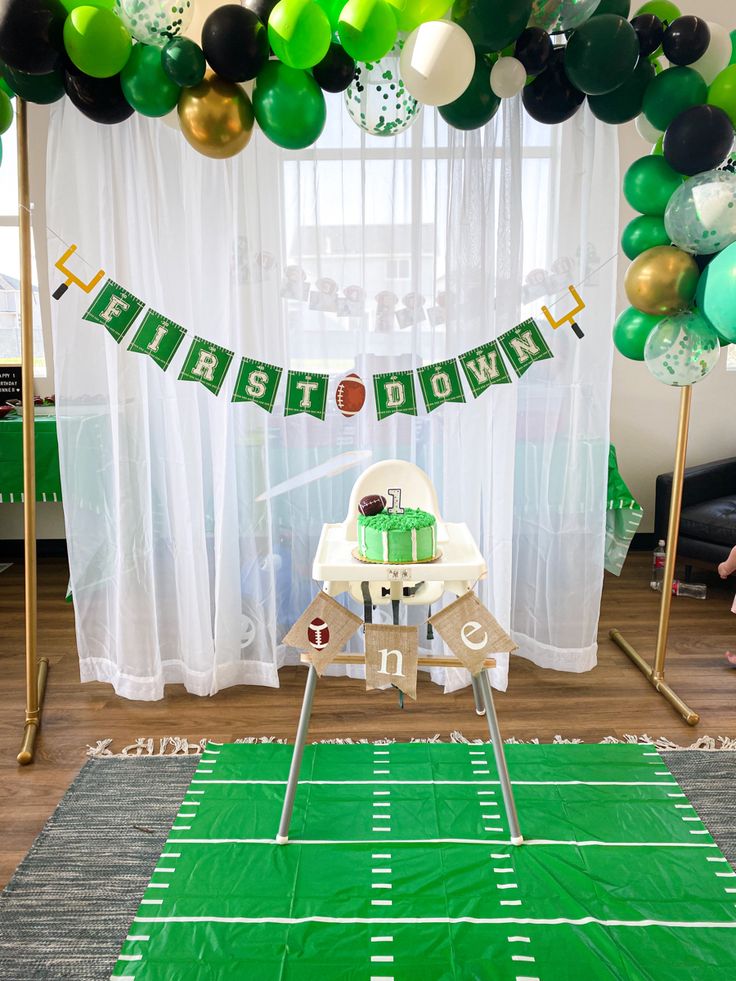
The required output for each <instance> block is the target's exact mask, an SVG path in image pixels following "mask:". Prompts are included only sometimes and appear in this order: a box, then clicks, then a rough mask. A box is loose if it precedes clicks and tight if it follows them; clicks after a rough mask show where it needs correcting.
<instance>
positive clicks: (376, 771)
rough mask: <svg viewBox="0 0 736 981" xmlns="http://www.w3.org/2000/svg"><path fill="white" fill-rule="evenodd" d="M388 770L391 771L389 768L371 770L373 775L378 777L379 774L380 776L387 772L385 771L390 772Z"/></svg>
mask: <svg viewBox="0 0 736 981" xmlns="http://www.w3.org/2000/svg"><path fill="white" fill-rule="evenodd" d="M390 772H391V771H390V770H374V771H373V775H374V776H375V777H380V776H382V775H384V774H387V773H390Z"/></svg>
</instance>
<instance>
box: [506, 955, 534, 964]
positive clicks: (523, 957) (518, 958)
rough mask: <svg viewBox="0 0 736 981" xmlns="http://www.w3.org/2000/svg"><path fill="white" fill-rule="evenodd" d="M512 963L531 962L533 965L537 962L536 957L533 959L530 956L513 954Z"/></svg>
mask: <svg viewBox="0 0 736 981" xmlns="http://www.w3.org/2000/svg"><path fill="white" fill-rule="evenodd" d="M511 960H512V961H530V962H531V963H532V964H533V963H534V962H535V961H536V957H532V956H531V955H530V954H512V955H511Z"/></svg>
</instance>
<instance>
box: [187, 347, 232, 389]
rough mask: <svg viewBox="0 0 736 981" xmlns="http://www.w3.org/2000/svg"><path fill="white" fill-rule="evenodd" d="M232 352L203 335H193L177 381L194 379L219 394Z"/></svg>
mask: <svg viewBox="0 0 736 981" xmlns="http://www.w3.org/2000/svg"><path fill="white" fill-rule="evenodd" d="M233 357H234V355H233V352H232V351H228V349H227V348H226V347H220V345H219V344H214V343H213V342H212V341H208V340H207V339H206V338H204V337H195V338H194V340H193V341H192V346H191V347H190V348H189V351H188V352H187V357H186V361H185V362H184V367H183V368H182V369H181V374H180V375H179V381H196V382H199V383H200V384H202V385H204V387H205V388H207V389H209V391H210V392H212V394H213V395H219V393H220V389H221V388H222V383H223V382H224V381H225V375H226V374H227V372H228V368H229V367H230V363H231V362H232V360H233Z"/></svg>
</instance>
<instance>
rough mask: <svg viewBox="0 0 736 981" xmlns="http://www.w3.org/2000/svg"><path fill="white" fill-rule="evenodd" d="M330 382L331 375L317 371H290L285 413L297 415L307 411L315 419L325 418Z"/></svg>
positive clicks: (287, 380)
mask: <svg viewBox="0 0 736 981" xmlns="http://www.w3.org/2000/svg"><path fill="white" fill-rule="evenodd" d="M329 382H330V376H329V375H320V374H318V373H317V372H315V371H290V372H289V374H288V376H287V379H286V406H285V407H284V415H285V416H296V415H299V414H300V413H302V412H305V413H306V414H307V415H308V416H314V417H315V419H324V417H325V409H326V407H327V386H328V385H329Z"/></svg>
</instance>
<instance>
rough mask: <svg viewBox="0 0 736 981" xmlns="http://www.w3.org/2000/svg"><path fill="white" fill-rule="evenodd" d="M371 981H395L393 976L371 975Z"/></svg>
mask: <svg viewBox="0 0 736 981" xmlns="http://www.w3.org/2000/svg"><path fill="white" fill-rule="evenodd" d="M371 981H395V979H394V976H393V974H371Z"/></svg>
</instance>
